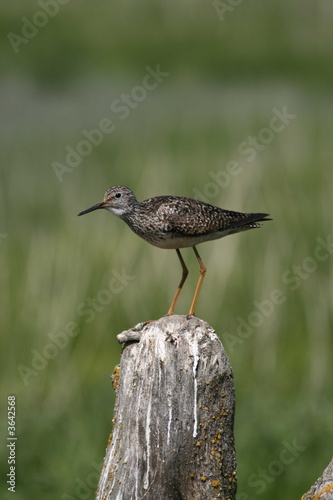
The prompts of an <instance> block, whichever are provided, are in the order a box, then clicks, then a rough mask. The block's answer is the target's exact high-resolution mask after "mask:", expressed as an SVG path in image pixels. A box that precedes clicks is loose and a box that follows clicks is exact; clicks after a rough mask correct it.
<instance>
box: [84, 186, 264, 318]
mask: <svg viewBox="0 0 333 500" xmlns="http://www.w3.org/2000/svg"><path fill="white" fill-rule="evenodd" d="M102 208H104V209H106V210H109V211H110V212H112V213H113V214H114V215H116V216H117V217H120V219H122V220H123V221H125V222H126V224H127V225H128V226H129V227H130V228H131V229H132V231H133V232H134V233H135V234H137V235H138V236H140V237H141V238H143V239H144V240H146V241H148V243H151V244H152V245H154V246H156V247H159V248H166V249H174V250H176V252H177V255H178V258H179V260H180V263H181V266H182V277H181V280H180V283H179V285H178V288H177V290H176V293H175V296H174V298H173V300H172V303H171V305H170V307H169V310H168V312H167V314H173V312H174V309H175V305H176V302H177V300H178V297H179V294H180V292H181V290H182V288H183V285H184V282H185V280H186V278H187V275H188V269H187V267H186V264H185V262H184V259H183V257H182V254H181V253H180V248H186V247H192V248H193V251H194V253H195V256H196V258H197V260H198V263H199V267H200V275H199V280H198V283H197V286H196V289H195V292H194V296H193V300H192V304H191V307H190V310H189V313H188V314H189V315H193V316H194V315H195V308H196V304H197V300H198V296H199V292H200V289H201V285H202V282H203V279H204V277H205V274H206V267H205V266H204V264H203V262H202V260H201V257H200V255H199V253H198V251H197V249H196V245H198V244H199V243H204V242H205V241H211V240H216V239H219V238H222V237H223V236H227V235H228V234H234V233H239V232H241V231H246V230H248V229H254V228H258V227H260V226H261V224H259V222H261V221H267V220H271V219H269V218H268V215H269V214H264V213H243V212H234V211H231V210H224V209H222V208H219V207H215V206H213V205H210V204H208V203H204V202H202V201H198V200H194V199H192V198H184V197H182V196H157V197H155V198H149V199H148V200H144V201H138V200H137V199H136V197H135V195H134V193H133V191H131V189H129V188H128V187H126V186H114V187H111V188H109V189H108V190H107V191H106V193H105V195H104V198H103V200H102V201H101V202H100V203H97V204H96V205H93V206H92V207H90V208H88V209H87V210H83V212H80V213H79V214H78V215H84V214H87V213H89V212H93V211H94V210H99V209H102Z"/></svg>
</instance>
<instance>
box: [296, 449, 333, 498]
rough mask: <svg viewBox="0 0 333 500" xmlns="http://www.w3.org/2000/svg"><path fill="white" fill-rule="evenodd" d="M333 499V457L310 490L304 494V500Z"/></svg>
mask: <svg viewBox="0 0 333 500" xmlns="http://www.w3.org/2000/svg"><path fill="white" fill-rule="evenodd" d="M319 499H320V500H332V499H333V458H332V460H331V461H330V463H329V464H328V466H327V467H326V469H325V470H324V472H323V474H322V476H321V477H320V478H319V479H317V481H316V482H315V484H314V485H313V486H312V487H311V488H310V490H309V491H308V492H307V493H305V494H304V495H303V496H302V500H319Z"/></svg>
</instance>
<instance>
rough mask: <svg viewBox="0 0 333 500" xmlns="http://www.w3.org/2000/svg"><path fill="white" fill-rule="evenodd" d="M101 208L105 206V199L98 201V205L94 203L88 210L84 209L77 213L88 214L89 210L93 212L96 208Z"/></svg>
mask: <svg viewBox="0 0 333 500" xmlns="http://www.w3.org/2000/svg"><path fill="white" fill-rule="evenodd" d="M101 208H105V201H104V200H103V201H101V202H100V203H96V205H93V206H92V207H90V208H87V210H83V212H80V213H79V214H77V215H78V216H79V215H84V214H88V213H89V212H93V211H94V210H99V209H101Z"/></svg>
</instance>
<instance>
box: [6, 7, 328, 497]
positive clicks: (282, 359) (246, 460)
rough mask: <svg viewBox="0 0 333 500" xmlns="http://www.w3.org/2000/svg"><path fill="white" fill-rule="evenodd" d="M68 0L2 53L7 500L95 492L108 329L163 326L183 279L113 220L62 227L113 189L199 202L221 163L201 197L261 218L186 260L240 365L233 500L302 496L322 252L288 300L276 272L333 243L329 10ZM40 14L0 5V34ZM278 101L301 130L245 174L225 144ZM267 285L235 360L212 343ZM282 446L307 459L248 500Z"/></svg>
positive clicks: (106, 389)
mask: <svg viewBox="0 0 333 500" xmlns="http://www.w3.org/2000/svg"><path fill="white" fill-rule="evenodd" d="M81 4H82V5H84V8H82V9H81V8H80V9H79V8H78V4H77V3H74V2H73V3H72V2H71V3H69V4H68V6H66V7H63V8H62V9H61V12H60V13H59V15H58V16H57V17H55V18H54V19H52V20H50V22H49V24H48V25H47V26H46V27H45V28H44V29H41V30H40V33H39V34H38V35H37V36H36V38H35V39H34V40H31V42H29V44H28V45H27V46H26V47H23V48H22V52H21V53H20V54H19V55H18V56H14V55H13V52H10V50H11V49H10V47H8V44H7V45H6V44H3V45H2V46H1V48H0V51H1V54H2V56H3V61H4V64H5V66H4V68H5V71H4V72H3V77H2V81H1V86H0V91H1V95H2V103H3V105H2V124H3V125H2V134H1V150H2V157H3V166H2V168H1V171H0V176H1V188H0V189H1V192H0V214H1V218H0V234H8V236H7V237H5V238H2V239H1V240H0V242H1V243H0V264H1V274H0V283H1V306H2V307H1V309H2V314H1V317H0V328H1V332H2V335H1V351H0V352H1V354H0V356H1V358H0V360H1V366H3V367H6V370H3V376H2V378H1V382H0V388H1V401H2V403H3V404H2V405H1V415H0V417H1V426H2V425H3V422H5V421H6V415H5V410H6V408H5V401H6V397H7V395H8V394H12V393H13V394H15V395H16V396H17V410H18V421H17V435H18V448H17V459H18V460H17V493H16V498H17V499H21V498H22V499H23V498H27V497H29V498H43V499H46V500H47V499H50V500H51V499H52V500H53V499H54V498H61V499H66V498H73V497H74V498H82V497H83V495H84V493H83V492H84V491H85V490H84V486H82V482H83V483H84V485H85V488H86V489H87V490H86V495H87V496H86V498H93V497H94V488H95V485H96V484H97V483H96V482H97V475H96V464H97V468H98V464H99V465H100V464H101V461H102V458H103V455H104V451H105V447H106V443H107V439H108V435H109V432H110V431H111V418H112V409H113V402H114V393H113V389H112V387H111V383H110V380H109V377H108V375H109V373H110V372H111V371H112V370H113V368H114V366H115V364H116V363H117V362H118V360H119V357H120V347H119V346H118V344H117V342H116V339H115V335H116V334H117V333H119V332H121V331H122V330H124V329H127V328H128V327H130V326H133V325H134V324H136V323H138V322H139V321H143V320H145V319H152V318H157V317H160V316H161V315H163V314H164V313H165V312H166V310H167V308H168V306H169V303H170V301H171V299H172V296H173V293H174V290H175V287H176V285H177V283H178V280H179V275H180V269H179V263H178V261H177V258H176V255H175V252H167V251H164V250H163V251H162V250H159V249H156V248H153V247H150V246H149V245H147V244H146V243H145V242H143V241H141V240H140V239H139V238H137V237H135V235H133V234H132V233H131V232H130V231H129V229H128V228H127V227H126V226H125V225H124V224H123V223H122V221H120V220H117V219H116V218H114V217H113V218H111V217H110V215H109V214H107V213H97V214H91V215H87V216H86V217H84V218H82V219H81V218H80V219H78V218H77V217H76V214H77V213H78V212H79V211H80V210H82V209H84V208H87V207H88V206H90V205H92V204H93V203H95V202H97V201H99V200H100V199H101V197H102V196H103V193H104V191H105V190H106V188H107V187H109V186H111V185H115V184H126V185H129V186H130V187H131V188H132V189H133V190H134V191H135V193H136V194H137V197H138V198H139V199H144V198H148V197H150V196H155V195H159V194H175V195H185V196H194V194H195V193H197V192H198V191H201V192H202V193H207V192H208V191H207V189H208V188H207V186H208V183H211V182H212V173H213V174H214V173H215V174H218V173H219V172H221V171H222V170H225V169H226V165H227V164H228V162H229V161H231V160H236V161H238V162H239V164H240V167H241V173H240V174H239V175H237V176H234V177H232V178H231V179H230V182H229V183H228V184H227V185H226V187H225V188H217V189H215V193H214V196H211V197H210V199H209V201H211V202H212V203H214V204H216V205H220V206H223V207H225V208H229V209H235V210H244V211H267V212H270V213H271V215H272V217H273V219H274V221H273V222H270V223H267V224H265V227H264V228H262V229H261V230H260V231H251V232H250V231H249V232H247V233H244V234H242V235H236V236H233V237H231V238H226V239H225V240H222V241H218V242H214V243H210V244H207V245H203V246H202V247H200V254H201V256H202V258H203V261H204V262H205V264H206V266H207V268H208V273H207V277H206V280H205V283H204V285H203V290H202V294H201V296H200V300H199V304H198V310H197V314H198V316H199V317H202V318H203V319H205V320H207V321H208V322H209V323H210V324H211V325H212V326H213V327H214V328H215V329H216V331H217V332H218V334H219V335H220V337H221V339H222V340H223V342H224V344H225V347H226V350H227V352H228V354H229V356H230V359H231V363H232V366H233V369H234V374H235V382H236V394H237V414H236V445H237V452H238V466H239V473H238V476H239V495H238V496H239V500H249V499H250V498H263V499H266V498H267V499H268V498H269V499H270V500H272V499H273V500H274V499H281V498H285V497H288V498H297V497H300V496H301V494H302V493H304V492H305V491H306V490H307V489H308V487H309V486H310V484H312V483H313V481H314V480H315V479H316V478H317V476H318V475H319V474H320V473H321V472H322V470H323V468H324V466H326V463H327V462H328V461H329V458H330V456H331V454H332V447H331V443H330V437H331V435H332V432H331V415H332V410H333V404H332V395H331V380H332V377H331V367H332V361H333V360H332V336H331V330H332V290H331V287H330V283H331V278H332V273H333V265H332V256H329V257H328V258H327V259H326V260H325V261H323V262H320V263H318V267H317V269H316V271H315V272H313V273H312V274H311V273H308V276H307V277H306V279H304V280H301V281H300V285H299V287H298V288H297V289H296V290H294V291H293V290H291V288H290V286H288V284H285V283H284V282H283V275H284V273H286V272H288V271H291V270H292V266H294V265H296V266H298V265H302V264H303V262H304V259H306V258H307V257H309V256H313V254H314V250H315V248H316V246H317V244H318V242H317V238H318V237H322V238H323V239H324V240H326V238H327V237H328V236H329V235H332V221H331V212H332V202H331V199H332V196H331V185H332V169H331V159H332V149H333V147H332V141H331V131H332V114H331V112H330V110H331V109H332V100H333V99H332V95H331V92H330V85H331V82H332V73H331V72H332V66H331V65H330V64H328V61H329V57H330V53H331V48H332V39H331V36H330V26H331V20H332V16H331V13H332V10H331V9H332V4H331V3H328V2H320V3H319V4H318V5H316V7H315V6H314V4H313V3H312V2H311V3H310V2H302V4H301V3H300V2H295V3H294V4H293V5H290V4H287V3H286V2H276V1H273V2H270V4H269V5H268V4H267V3H266V4H264V3H263V2H244V3H243V4H241V5H240V6H239V7H238V8H237V9H235V11H234V12H231V13H230V17H229V18H228V17H227V16H226V19H225V21H224V22H223V23H221V22H220V20H219V19H218V16H217V14H216V12H215V11H214V8H213V7H212V4H210V3H202V2H195V3H191V4H190V3H188V4H176V3H175V2H171V3H168V4H166V5H159V4H156V3H155V2H151V1H149V2H147V3H145V4H144V5H141V6H140V7H139V6H138V5H136V4H134V3H132V2H125V3H123V4H122V6H121V8H120V7H119V6H116V5H112V6H110V5H109V4H108V3H106V2H101V1H100V2H98V3H97V4H96V3H95V4H94V6H92V5H91V4H89V3H87V2H81ZM81 4H80V5H81ZM304 4H306V8H305V6H304ZM96 5H98V7H97V8H96ZM300 5H302V8H301V7H300ZM35 11H36V4H35V3H34V2H24V3H23V2H21V3H20V2H18V3H15V4H13V5H7V6H6V8H4V16H2V18H1V21H0V23H1V25H2V28H3V30H4V32H8V31H10V30H13V31H15V30H16V31H17V30H18V26H20V18H21V17H22V16H24V15H26V16H27V17H29V16H32V15H33V14H34V12H35ZM304 33H306V37H304ZM46 48H47V50H45V49H46ZM8 49H10V50H8ZM110 54H112V57H110ZM147 64H149V65H151V66H152V67H154V65H155V64H160V65H161V68H162V69H163V70H165V71H169V72H170V73H171V74H170V76H169V77H168V78H167V79H165V81H164V82H163V83H162V84H161V85H160V86H159V87H158V89H156V90H154V91H152V92H151V93H149V94H148V96H147V99H146V100H145V101H143V102H142V103H140V104H139V106H138V107H137V109H135V110H132V111H131V113H130V115H129V117H128V118H127V119H126V120H124V121H121V120H119V117H118V116H116V115H114V114H113V113H112V111H111V110H110V104H111V103H112V101H113V100H114V99H117V98H119V96H120V95H121V94H122V93H126V92H130V91H131V89H132V88H133V87H135V86H136V85H138V84H140V83H141V82H142V79H143V77H144V75H145V69H144V68H145V67H146V65H147ZM283 106H287V109H288V112H290V113H293V114H296V118H295V119H294V120H292V121H291V123H290V125H288V126H287V127H286V128H285V130H283V131H282V132H281V133H277V134H276V135H275V136H274V138H273V140H272V142H271V143H270V144H267V146H266V148H265V149H264V150H262V151H258V153H257V155H256V157H255V159H254V160H253V161H252V162H248V161H247V159H246V157H245V156H244V155H241V154H240V153H239V151H238V147H239V145H240V144H241V143H242V142H243V141H245V140H246V139H247V138H248V137H249V136H250V135H251V136H256V135H257V134H258V132H259V131H260V130H261V129H262V128H263V127H267V126H268V124H269V121H270V119H271V117H272V109H273V108H278V109H280V110H281V109H282V108H283ZM105 117H108V118H111V119H113V120H114V123H115V125H116V130H115V132H114V133H112V134H110V135H109V136H106V137H105V139H104V140H103V142H102V144H101V145H100V146H98V147H95V148H93V151H92V153H91V155H89V156H88V157H87V158H84V159H83V161H82V163H81V164H80V165H79V166H78V167H76V168H75V169H74V170H73V172H71V173H68V174H64V177H63V182H59V180H58V179H57V177H56V175H55V173H54V171H53V169H52V167H51V164H52V162H54V161H59V162H64V158H65V147H66V146H68V145H69V146H71V147H75V146H76V145H77V143H78V142H79V141H80V140H81V139H82V138H83V136H82V130H83V129H85V128H86V129H88V130H90V129H92V128H95V127H96V125H97V124H98V123H99V121H100V120H101V119H102V118H105ZM205 189H206V191H205ZM184 257H185V259H186V262H187V263H188V266H189V269H190V276H189V279H188V282H187V283H186V286H185V289H184V291H183V294H182V296H181V298H180V300H179V304H178V307H177V311H176V312H179V313H184V312H187V310H188V307H189V304H190V301H191V297H192V294H193V290H194V287H195V283H196V280H197V263H196V262H195V261H194V259H193V255H192V252H191V250H190V249H189V250H184ZM115 272H118V273H122V272H125V273H126V274H128V275H130V276H132V277H134V279H133V280H130V281H129V282H128V285H126V286H124V290H123V291H121V292H120V293H118V294H113V295H112V299H111V301H110V303H109V304H106V305H105V306H103V307H101V308H100V309H101V310H100V311H98V312H96V314H95V316H94V317H93V319H92V321H91V322H89V323H88V322H87V318H88V317H87V316H80V315H79V310H78V308H80V307H81V310H82V304H87V302H86V301H87V299H89V298H91V299H96V298H97V297H102V295H100V293H101V290H103V289H107V288H108V282H109V280H110V279H111V278H112V277H113V276H114V273H115ZM291 272H292V271H291ZM161 283H163V286H161ZM274 289H280V290H281V291H282V292H283V294H284V296H285V301H284V302H283V304H281V305H278V306H276V308H275V309H274V311H273V314H272V315H270V316H269V317H268V318H267V319H265V320H264V321H263V323H262V325H261V326H259V327H257V328H254V331H253V333H252V334H251V335H250V336H249V338H247V339H245V340H244V342H242V343H239V344H237V345H236V346H235V347H234V348H233V347H232V346H231V345H230V344H228V342H226V340H225V339H226V338H227V337H226V334H227V333H229V334H232V335H235V334H236V333H237V326H238V320H237V318H238V317H241V318H243V319H244V321H247V319H248V317H249V315H251V313H252V312H253V311H254V310H255V306H254V301H255V300H256V301H258V302H261V301H263V300H265V299H267V298H268V297H270V294H271V293H272V291H273V290H274ZM72 321H75V322H76V323H77V325H78V327H79V328H80V333H79V334H78V335H76V336H74V337H73V339H70V341H69V343H68V345H67V346H66V347H65V348H64V349H59V353H58V354H57V355H56V356H55V358H54V359H51V360H49V362H48V363H47V366H46V367H45V368H44V369H42V370H41V371H40V372H38V373H37V374H36V376H32V377H31V378H29V384H28V385H27V386H25V385H24V384H23V382H22V379H21V377H20V376H19V373H18V370H17V367H18V365H20V364H22V365H25V366H31V359H32V352H31V350H32V349H36V350H37V351H38V352H41V351H43V349H44V348H45V346H46V345H47V344H49V343H50V337H49V336H48V334H50V333H51V334H53V335H55V334H59V333H60V332H63V331H64V329H65V328H66V327H68V325H69V323H70V322H72ZM3 427H4V428H5V425H4V426H3ZM295 439H296V442H297V443H298V444H299V445H300V446H303V447H304V448H305V450H304V451H302V452H301V453H300V454H299V456H298V457H297V458H295V461H294V462H293V463H292V464H290V465H286V466H285V468H284V469H283V471H282V472H281V474H280V475H279V476H278V477H276V478H275V477H274V478H273V479H272V478H271V479H272V481H271V482H269V481H267V482H266V483H265V490H264V491H263V492H262V493H260V494H258V492H257V491H256V490H255V488H254V487H253V486H251V485H250V484H249V478H250V477H251V475H253V474H257V473H258V471H259V469H265V470H266V469H267V468H268V466H269V464H270V463H271V462H272V461H273V462H274V461H275V460H277V459H278V457H279V453H280V451H281V449H282V448H283V442H284V441H287V442H289V443H291V442H293V440H295ZM0 453H1V455H0V457H1V460H2V470H7V464H6V458H7V454H6V450H4V448H3V447H1V450H0ZM80 481H81V482H80ZM94 481H95V482H94ZM80 485H81V488H83V489H82V490H78V489H77V488H79V486H80ZM0 488H1V489H0V491H1V497H2V498H7V496H8V492H6V487H5V485H4V484H3V483H2V485H1V487H0ZM66 495H67V496H66ZM80 495H81V496H80ZM8 498H9V496H8Z"/></svg>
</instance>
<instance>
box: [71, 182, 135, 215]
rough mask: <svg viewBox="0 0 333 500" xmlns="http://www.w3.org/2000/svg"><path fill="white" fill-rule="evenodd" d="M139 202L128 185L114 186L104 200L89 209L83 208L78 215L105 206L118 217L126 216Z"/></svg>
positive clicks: (107, 192)
mask: <svg viewBox="0 0 333 500" xmlns="http://www.w3.org/2000/svg"><path fill="white" fill-rule="evenodd" d="M137 203H138V201H137V199H136V197H135V196H134V193H133V192H132V191H131V190H130V189H129V188H128V187H126V186H113V187H111V188H109V189H108V190H107V191H106V193H105V195H104V198H103V200H102V201H101V202H100V203H97V204H96V205H93V206H92V207H90V208H87V210H83V212H80V213H79V214H78V215H84V214H87V213H89V212H93V211H94V210H99V209H101V208H105V209H106V210H109V211H110V212H112V213H113V214H114V215H117V216H118V217H124V216H126V215H127V214H129V213H130V212H132V210H133V208H134V206H135V205H136V204H137Z"/></svg>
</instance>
